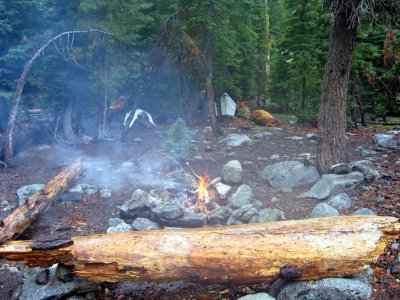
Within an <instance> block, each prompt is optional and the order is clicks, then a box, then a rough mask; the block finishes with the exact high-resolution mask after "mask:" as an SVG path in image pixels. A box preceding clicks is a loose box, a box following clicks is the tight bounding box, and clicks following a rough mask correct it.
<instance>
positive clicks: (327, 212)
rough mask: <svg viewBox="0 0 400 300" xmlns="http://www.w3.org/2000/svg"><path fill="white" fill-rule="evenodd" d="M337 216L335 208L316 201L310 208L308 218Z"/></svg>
mask: <svg viewBox="0 0 400 300" xmlns="http://www.w3.org/2000/svg"><path fill="white" fill-rule="evenodd" d="M332 216H339V212H338V211H337V209H336V208H334V207H332V206H330V205H328V204H326V203H318V204H317V205H316V206H315V207H314V208H313V210H312V212H311V214H310V218H322V217H332Z"/></svg>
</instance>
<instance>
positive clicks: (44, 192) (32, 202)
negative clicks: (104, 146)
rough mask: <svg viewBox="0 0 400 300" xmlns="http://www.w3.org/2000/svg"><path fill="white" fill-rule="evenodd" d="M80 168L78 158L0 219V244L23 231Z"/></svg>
mask: <svg viewBox="0 0 400 300" xmlns="http://www.w3.org/2000/svg"><path fill="white" fill-rule="evenodd" d="M81 170H82V164H81V160H78V161H76V162H75V163H73V164H72V165H70V166H69V167H68V168H66V169H65V170H63V171H61V172H60V173H59V174H58V175H57V176H55V177H54V178H53V179H52V180H51V181H50V182H49V183H47V185H46V186H45V187H44V188H43V189H41V190H40V191H38V192H37V193H36V194H34V195H33V196H32V197H30V198H29V199H27V200H26V201H25V203H24V205H22V206H20V207H19V208H17V209H16V210H14V211H13V212H12V213H11V214H10V215H9V216H7V218H5V219H4V220H0V244H1V243H4V242H6V241H8V240H10V239H12V238H14V237H16V236H18V235H20V234H21V233H23V232H24V231H25V229H27V228H28V227H29V225H31V224H32V222H34V221H35V220H36V218H37V216H38V215H39V214H40V213H41V212H43V211H45V210H46V208H47V207H48V206H49V205H50V204H51V203H52V202H53V200H55V199H57V197H58V196H59V195H60V194H62V193H63V192H64V191H65V190H66V189H67V188H68V187H69V186H70V185H71V183H72V182H74V181H75V179H76V178H77V177H78V176H79V175H80V173H81Z"/></svg>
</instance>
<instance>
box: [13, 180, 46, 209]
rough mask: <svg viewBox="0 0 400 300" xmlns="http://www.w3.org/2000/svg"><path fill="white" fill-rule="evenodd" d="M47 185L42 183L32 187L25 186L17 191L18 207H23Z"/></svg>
mask: <svg viewBox="0 0 400 300" xmlns="http://www.w3.org/2000/svg"><path fill="white" fill-rule="evenodd" d="M44 187H45V185H44V184H41V183H35V184H30V185H25V186H23V187H20V188H19V189H18V190H17V202H18V205H19V206H21V205H23V204H24V203H25V201H26V199H28V198H30V197H32V196H33V195H34V194H36V193H37V192H38V191H40V190H41V189H42V188H44Z"/></svg>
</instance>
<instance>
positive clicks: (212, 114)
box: [205, 33, 222, 136]
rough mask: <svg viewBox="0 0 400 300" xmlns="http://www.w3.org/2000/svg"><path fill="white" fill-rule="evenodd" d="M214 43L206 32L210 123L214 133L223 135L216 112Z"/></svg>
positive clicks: (206, 69) (206, 67)
mask: <svg viewBox="0 0 400 300" xmlns="http://www.w3.org/2000/svg"><path fill="white" fill-rule="evenodd" d="M211 47H212V45H211V37H210V36H209V33H206V43H205V48H206V49H205V53H206V55H205V56H206V58H205V60H206V61H205V71H206V94H207V100H208V102H207V103H208V117H209V118H210V125H211V128H212V131H213V133H214V134H215V135H216V136H220V135H222V131H221V128H220V127H219V126H218V122H217V116H216V113H215V108H216V107H215V92H214V85H213V61H212V48H211Z"/></svg>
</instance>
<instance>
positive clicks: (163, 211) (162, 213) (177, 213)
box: [151, 202, 185, 220]
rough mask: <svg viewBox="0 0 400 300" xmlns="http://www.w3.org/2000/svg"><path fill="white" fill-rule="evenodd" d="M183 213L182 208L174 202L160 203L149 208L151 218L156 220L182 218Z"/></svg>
mask: <svg viewBox="0 0 400 300" xmlns="http://www.w3.org/2000/svg"><path fill="white" fill-rule="evenodd" d="M184 212H185V210H184V208H183V206H182V205H181V204H179V203H175V202H160V203H159V204H158V205H157V206H155V207H153V208H151V213H152V215H153V217H154V218H157V219H167V220H175V219H178V218H179V217H182V216H183V214H184Z"/></svg>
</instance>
